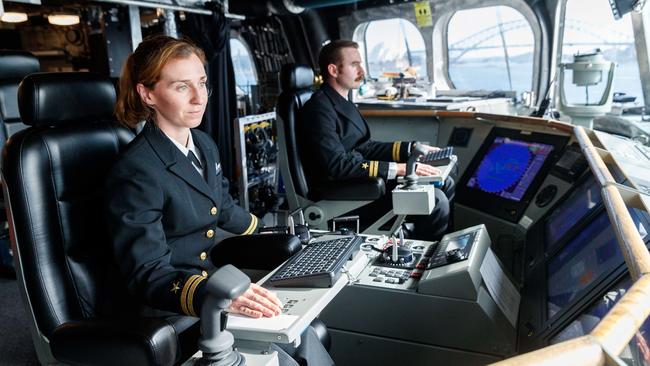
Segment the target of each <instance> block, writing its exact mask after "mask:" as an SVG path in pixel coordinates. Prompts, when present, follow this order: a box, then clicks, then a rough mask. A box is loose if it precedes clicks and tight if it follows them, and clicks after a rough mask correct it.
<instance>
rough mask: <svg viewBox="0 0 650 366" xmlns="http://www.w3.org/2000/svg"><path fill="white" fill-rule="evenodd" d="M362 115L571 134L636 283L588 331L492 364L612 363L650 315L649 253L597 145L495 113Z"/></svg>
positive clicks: (577, 132)
mask: <svg viewBox="0 0 650 366" xmlns="http://www.w3.org/2000/svg"><path fill="white" fill-rule="evenodd" d="M361 114H362V115H363V116H365V117H411V118H412V117H446V118H474V119H476V120H484V121H486V122H487V121H489V120H495V121H503V122H513V123H521V124H530V125H537V126H539V125H543V126H546V127H550V128H553V129H556V130H560V131H565V132H569V133H573V135H574V136H575V138H576V140H577V141H578V143H579V144H580V148H581V150H582V152H583V154H584V155H585V158H586V159H587V162H588V163H589V167H590V169H591V171H592V173H593V174H594V175H595V177H596V178H597V181H598V183H599V185H600V186H601V192H602V196H603V202H604V205H605V208H606V210H607V214H608V216H609V219H610V222H611V224H612V227H613V230H614V233H615V235H616V238H617V241H618V244H619V247H620V249H621V252H622V253H623V257H624V258H625V263H626V265H627V268H628V270H629V272H630V276H631V278H632V279H633V280H634V281H635V282H634V284H633V285H632V286H631V287H630V288H629V289H628V291H627V292H626V294H625V295H624V296H623V297H622V298H621V299H620V301H618V303H616V305H615V306H614V307H613V308H612V309H611V310H610V311H609V313H607V315H606V316H605V317H604V318H603V319H602V320H601V321H600V322H599V323H598V324H597V325H596V327H595V328H594V329H593V330H592V331H591V333H590V334H589V335H585V336H582V337H579V338H575V339H571V340H568V341H565V342H562V343H558V344H554V345H550V346H547V347H545V348H542V349H539V350H536V351H532V352H529V353H525V354H521V355H518V356H515V357H511V358H509V359H507V360H503V361H500V362H496V363H493V364H492V365H498V366H514V365H517V366H521V365H524V366H532V365H535V366H542V365H544V366H546V365H548V366H551V365H553V366H555V365H575V366H583V365H584V366H587V365H589V366H593V365H598V366H600V365H606V364H611V363H612V359H616V358H618V355H619V354H620V353H621V352H622V351H623V350H624V349H625V347H626V345H627V344H628V343H629V342H630V340H631V339H632V337H634V336H635V334H636V332H638V329H639V328H640V327H641V325H643V323H644V322H645V320H646V319H647V318H648V316H649V315H650V306H648V304H650V253H649V252H648V249H647V248H646V246H645V243H644V242H643V240H642V239H641V237H640V235H639V233H638V231H637V229H636V227H635V225H634V222H633V221H632V218H631V217H630V214H629V212H628V210H627V207H626V205H625V202H624V200H623V197H622V196H621V194H620V192H619V191H618V189H617V187H616V181H615V180H614V178H613V176H612V174H611V173H610V172H609V170H608V168H607V165H605V162H604V161H603V159H602V158H601V156H600V155H599V154H598V151H597V149H596V147H595V146H594V145H593V143H592V142H591V139H590V138H589V136H588V135H587V133H586V132H585V130H584V129H583V128H582V127H579V126H572V125H568V124H566V123H563V122H560V121H549V120H543V119H537V118H531V117H517V116H500V115H492V114H487V113H476V112H454V111H435V110H361Z"/></svg>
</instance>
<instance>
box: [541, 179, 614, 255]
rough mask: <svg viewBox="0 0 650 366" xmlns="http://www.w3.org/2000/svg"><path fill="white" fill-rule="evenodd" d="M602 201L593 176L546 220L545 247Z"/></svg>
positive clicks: (554, 241)
mask: <svg viewBox="0 0 650 366" xmlns="http://www.w3.org/2000/svg"><path fill="white" fill-rule="evenodd" d="M601 201H602V197H601V196H600V187H599V186H598V185H597V184H596V181H595V180H594V177H593V176H589V178H588V179H587V180H586V181H585V182H584V183H582V184H581V185H580V186H578V187H577V188H576V189H575V190H574V191H573V192H572V193H571V195H570V196H569V198H567V199H566V200H565V201H564V202H563V203H562V204H561V205H559V206H558V207H557V208H556V209H555V210H554V211H553V213H552V214H551V215H550V216H549V217H548V219H547V220H546V225H545V230H546V240H545V243H546V247H547V248H549V247H551V246H552V245H553V244H555V243H557V241H558V240H559V239H560V238H561V237H563V236H564V234H566V233H567V231H569V229H571V228H572V227H573V226H575V225H576V223H578V222H580V220H581V219H582V218H583V217H585V216H587V215H588V214H589V213H590V212H592V211H593V210H594V209H595V208H596V207H597V206H598V205H599V204H600V202H601Z"/></svg>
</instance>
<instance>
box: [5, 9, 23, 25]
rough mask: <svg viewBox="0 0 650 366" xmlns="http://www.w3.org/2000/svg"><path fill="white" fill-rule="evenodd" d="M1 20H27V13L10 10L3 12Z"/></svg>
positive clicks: (7, 21)
mask: <svg viewBox="0 0 650 366" xmlns="http://www.w3.org/2000/svg"><path fill="white" fill-rule="evenodd" d="M0 20H1V21H3V22H5V23H22V22H26V21H27V14H26V13H19V12H14V11H8V12H5V13H4V14H2V17H0Z"/></svg>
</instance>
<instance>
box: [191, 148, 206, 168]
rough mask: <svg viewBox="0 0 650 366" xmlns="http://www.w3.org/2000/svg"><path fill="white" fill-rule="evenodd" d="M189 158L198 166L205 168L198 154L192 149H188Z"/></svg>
mask: <svg viewBox="0 0 650 366" xmlns="http://www.w3.org/2000/svg"><path fill="white" fill-rule="evenodd" d="M187 158H188V159H190V162H192V163H193V164H194V165H195V166H196V167H197V168H199V169H203V166H202V165H201V162H200V161H199V158H197V157H196V155H194V153H193V152H192V150H190V151H188V153H187Z"/></svg>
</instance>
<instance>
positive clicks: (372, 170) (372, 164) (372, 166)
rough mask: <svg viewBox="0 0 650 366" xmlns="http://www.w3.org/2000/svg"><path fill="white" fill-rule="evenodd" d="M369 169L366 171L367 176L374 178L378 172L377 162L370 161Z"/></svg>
mask: <svg viewBox="0 0 650 366" xmlns="http://www.w3.org/2000/svg"><path fill="white" fill-rule="evenodd" d="M369 163H370V168H369V169H368V176H370V177H376V176H377V172H378V171H379V162H378V161H376V160H370V161H369Z"/></svg>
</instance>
